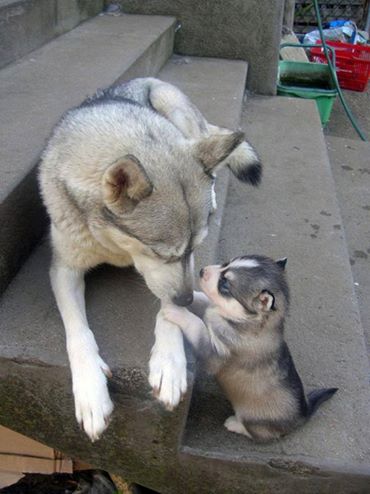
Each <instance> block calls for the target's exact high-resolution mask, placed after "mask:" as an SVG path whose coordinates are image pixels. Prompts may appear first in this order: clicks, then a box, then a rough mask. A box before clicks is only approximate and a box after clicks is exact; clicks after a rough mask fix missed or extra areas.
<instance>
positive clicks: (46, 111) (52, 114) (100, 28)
mask: <svg viewBox="0 0 370 494" xmlns="http://www.w3.org/2000/svg"><path fill="white" fill-rule="evenodd" d="M174 25H175V20H174V19H172V18H165V17H152V16H130V15H122V16H119V17H111V16H99V17H96V18H95V19H92V20H90V21H88V22H85V23H84V24H82V25H81V26H79V27H77V28H76V29H74V30H73V31H71V32H69V33H67V34H65V35H63V36H61V37H59V38H58V39H56V40H53V41H51V42H50V43H49V44H47V45H45V46H44V47H43V48H41V49H39V50H37V51H35V52H33V53H32V56H27V57H25V58H23V59H22V60H21V61H19V62H18V63H16V64H12V65H9V66H8V67H6V68H4V69H2V70H1V72H0V86H1V96H0V177H1V178H0V222H1V223H2V224H4V225H6V228H7V231H8V235H4V236H2V237H1V240H0V280H1V282H0V287H1V288H2V289H4V288H5V287H6V285H7V284H8V283H9V281H10V279H11V277H12V276H13V275H14V273H15V272H16V270H17V269H18V267H19V265H20V262H21V261H22V260H23V259H24V257H25V254H26V253H27V252H29V250H30V249H31V248H32V247H33V245H34V243H35V241H37V240H38V239H39V238H40V234H41V233H42V231H43V227H44V226H45V219H44V215H43V213H42V209H41V204H40V202H39V203H38V201H37V198H36V194H37V192H36V190H37V185H36V180H35V173H31V170H32V167H34V166H35V164H36V163H37V161H38V158H39V154H40V152H41V151H42V149H43V147H44V145H45V141H46V138H47V136H48V134H49V133H50V131H51V129H52V127H53V126H54V125H55V124H56V122H57V121H58V119H59V118H60V116H61V115H62V114H63V112H64V111H66V110H67V109H68V108H70V107H72V106H74V105H77V104H79V103H80V102H81V101H82V100H83V99H84V98H85V97H86V96H87V95H89V94H93V93H94V92H95V91H96V90H97V89H98V88H101V87H106V86H109V85H111V84H113V83H114V82H115V81H117V80H118V79H122V78H125V77H126V78H128V77H129V76H131V75H132V74H134V73H140V75H142V76H145V75H155V74H156V73H157V72H158V70H159V69H160V67H161V66H162V65H163V64H164V63H165V62H166V60H167V59H168V57H169V56H170V54H171V52H172V47H173V38H174ZM24 188H27V190H28V192H29V193H27V194H26V193H23V192H22V190H24ZM31 191H32V192H31ZM0 293H1V291H0Z"/></svg>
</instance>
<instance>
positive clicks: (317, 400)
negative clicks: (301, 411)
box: [307, 388, 338, 418]
mask: <svg viewBox="0 0 370 494" xmlns="http://www.w3.org/2000/svg"><path fill="white" fill-rule="evenodd" d="M337 391H338V388H323V389H314V390H313V391H311V392H310V393H308V396H307V404H308V410H307V417H308V418H309V417H311V416H312V415H313V414H314V413H315V412H316V410H317V409H318V408H319V406H320V405H321V404H322V403H324V402H325V401H327V400H329V399H330V398H331V397H332V396H333V395H334V394H335V393H336V392H337Z"/></svg>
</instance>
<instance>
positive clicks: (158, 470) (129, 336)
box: [0, 57, 247, 492]
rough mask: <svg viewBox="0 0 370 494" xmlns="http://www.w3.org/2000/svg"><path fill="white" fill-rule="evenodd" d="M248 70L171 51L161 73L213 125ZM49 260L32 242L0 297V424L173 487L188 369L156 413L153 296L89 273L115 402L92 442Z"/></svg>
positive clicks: (232, 109)
mask: <svg viewBox="0 0 370 494" xmlns="http://www.w3.org/2000/svg"><path fill="white" fill-rule="evenodd" d="M246 69H247V66H246V64H245V63H244V62H238V61H220V60H215V59H206V60H204V59H196V58H186V59H182V58H178V57H176V58H173V59H171V60H170V61H169V62H168V64H167V65H166V66H165V67H164V69H163V70H162V71H161V72H160V74H159V75H160V77H161V78H162V79H164V80H167V81H169V82H173V83H177V84H178V85H179V86H180V87H181V88H183V89H184V90H186V92H187V94H188V95H189V97H190V98H191V99H192V100H194V101H195V102H196V103H197V104H198V105H199V107H200V108H201V109H202V111H204V113H205V115H206V116H207V117H208V118H209V119H210V120H212V122H214V123H216V124H217V123H218V124H219V125H228V126H230V127H237V126H238V125H239V117H240V109H241V105H242V100H243V92H244V87H245V78H246V72H247V70H246ZM225 88H226V93H225ZM220 178H221V177H220ZM223 180H224V181H225V178H224V179H223ZM222 183H225V182H221V181H220V183H219V188H220V187H221V185H222ZM219 200H220V197H219ZM216 218H217V216H216ZM219 228H220V226H219V224H217V221H214V222H213V224H212V226H211V228H210V229H211V232H210V236H209V240H208V242H207V244H206V245H207V247H206V248H207V249H208V250H209V252H211V253H212V252H215V250H216V246H217V241H218V236H217V230H219ZM49 257H50V253H49V248H48V245H47V244H42V245H40V246H39V247H38V248H37V249H36V250H35V252H34V253H33V254H32V255H31V256H30V258H29V259H28V260H27V262H26V263H25V264H24V265H23V267H22V268H21V270H20V271H19V273H18V274H17V276H16V277H15V278H14V279H13V281H12V283H11V284H10V285H9V287H8V289H7V290H6V292H5V293H4V295H3V297H2V299H1V300H0V321H1V323H0V325H1V328H0V349H1V353H0V403H1V405H0V423H2V424H4V425H7V426H8V427H10V428H12V429H15V430H18V431H20V432H22V433H24V434H26V435H28V436H30V437H33V438H35V439H37V440H39V441H41V442H44V443H46V444H49V445H52V446H54V447H58V449H59V450H61V451H64V452H65V453H67V454H70V455H71V456H73V457H78V458H80V459H82V460H84V461H86V462H88V463H90V464H92V465H94V466H95V467H97V468H98V467H99V468H104V469H106V470H109V472H113V473H117V474H119V475H122V476H123V477H124V478H126V479H129V480H132V481H134V482H137V483H139V484H141V485H145V486H148V487H151V488H153V489H155V490H158V491H159V492H166V491H167V492H169V489H172V490H171V492H181V482H182V479H183V475H184V473H183V472H182V471H181V467H180V466H179V464H178V456H177V448H178V444H179V441H180V436H181V434H182V431H183V425H184V421H185V418H186V416H187V410H188V405H189V399H190V396H191V389H192V379H193V368H192V364H191V363H190V366H189V375H188V384H189V393H188V394H187V397H186V398H185V400H184V402H183V403H182V404H181V406H180V407H179V408H178V409H177V411H176V412H174V413H169V412H166V411H164V410H163V409H162V407H161V406H160V405H158V404H157V403H156V401H155V400H154V399H153V398H152V397H151V395H150V390H149V386H148V383H147V366H148V360H149V354H150V349H151V347H152V345H153V342H154V338H153V329H154V320H155V314H156V312H157V310H158V303H157V302H156V300H155V298H154V296H153V295H152V294H151V293H150V292H149V291H148V290H147V289H146V287H145V285H144V283H143V282H142V280H140V279H139V278H138V276H137V275H136V274H135V273H134V272H133V271H131V270H120V269H117V268H112V267H102V268H100V269H97V270H94V272H92V273H91V274H90V275H89V276H88V279H87V293H86V298H87V311H88V318H89V321H90V322H91V325H92V329H93V331H94V333H95V335H96V339H97V342H98V344H99V347H100V348H101V353H102V356H103V358H104V359H105V360H106V361H107V362H108V363H109V365H110V367H111V369H112V371H113V375H114V377H113V379H112V380H111V382H110V388H111V395H112V398H113V401H114V402H115V405H116V408H115V412H114V415H113V420H112V423H111V424H110V427H109V428H108V430H107V431H106V433H105V434H104V435H103V437H102V439H101V440H100V441H99V442H98V443H96V444H94V445H92V444H91V443H89V441H88V440H87V439H86V438H85V435H84V433H82V432H81V431H79V429H78V427H77V424H76V423H75V419H74V411H73V405H72V392H71V383H70V374H69V368H68V364H67V358H66V352H65V348H64V346H65V342H64V331H63V327H62V322H61V319H60V316H59V314H58V311H57V309H56V305H55V302H54V299H53V295H52V293H51V290H50V285H49V280H48V265H49ZM174 486H176V487H174Z"/></svg>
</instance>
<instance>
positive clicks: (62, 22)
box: [0, 0, 104, 68]
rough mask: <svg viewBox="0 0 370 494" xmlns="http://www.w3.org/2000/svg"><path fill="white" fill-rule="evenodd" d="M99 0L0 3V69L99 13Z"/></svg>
mask: <svg viewBox="0 0 370 494" xmlns="http://www.w3.org/2000/svg"><path fill="white" fill-rule="evenodd" d="M103 6H104V1H103V0H90V1H89V2H79V1H78V0H69V1H68V2H66V1H65V0H56V1H53V2H50V0H21V1H19V0H1V1H0V26H1V29H0V68H1V67H4V66H5V65H7V64H8V63H11V62H14V61H15V60H17V59H18V58H20V57H23V56H24V55H26V54H27V53H30V52H31V51H32V50H35V49H36V48H39V47H40V46H42V45H44V44H45V43H47V42H48V41H50V40H51V39H53V38H55V37H56V36H59V35H60V34H63V33H65V32H67V31H70V30H71V29H73V28H74V27H76V26H77V25H78V24H80V22H82V21H85V20H87V19H88V18H90V17H93V16H94V15H97V14H98V13H99V12H101V11H102V9H103Z"/></svg>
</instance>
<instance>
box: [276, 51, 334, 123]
mask: <svg viewBox="0 0 370 494" xmlns="http://www.w3.org/2000/svg"><path fill="white" fill-rule="evenodd" d="M277 93H278V94H279V95H281V96H293V97H298V98H306V99H314V100H315V101H316V104H317V108H318V110H319V114H320V119H321V123H322V125H323V126H325V125H326V124H327V123H328V121H329V118H330V114H331V110H332V108H333V104H334V101H335V98H336V97H337V94H338V92H337V89H336V87H335V84H334V82H333V80H332V78H331V75H330V71H329V67H328V66H327V65H324V64H320V63H311V62H293V61H287V60H284V61H280V62H279V71H278V82H277Z"/></svg>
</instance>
